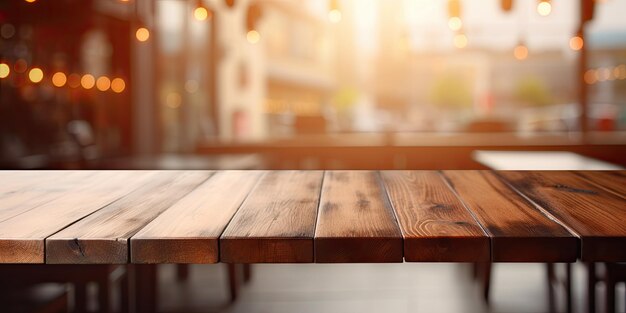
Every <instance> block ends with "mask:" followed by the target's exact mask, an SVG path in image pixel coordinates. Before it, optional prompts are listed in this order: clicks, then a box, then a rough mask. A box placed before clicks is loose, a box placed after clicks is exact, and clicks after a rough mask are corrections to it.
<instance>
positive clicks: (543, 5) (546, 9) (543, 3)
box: [537, 0, 552, 16]
mask: <svg viewBox="0 0 626 313" xmlns="http://www.w3.org/2000/svg"><path fill="white" fill-rule="evenodd" d="M551 12H552V4H551V3H550V1H549V0H540V1H539V3H538V4H537V13H539V15H541V16H548V15H550V13H551Z"/></svg>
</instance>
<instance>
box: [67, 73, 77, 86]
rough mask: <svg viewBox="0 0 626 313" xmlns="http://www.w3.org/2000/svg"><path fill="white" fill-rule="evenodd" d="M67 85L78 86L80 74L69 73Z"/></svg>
mask: <svg viewBox="0 0 626 313" xmlns="http://www.w3.org/2000/svg"><path fill="white" fill-rule="evenodd" d="M67 85H68V86H70V88H78V87H80V75H78V74H70V76H68V77H67Z"/></svg>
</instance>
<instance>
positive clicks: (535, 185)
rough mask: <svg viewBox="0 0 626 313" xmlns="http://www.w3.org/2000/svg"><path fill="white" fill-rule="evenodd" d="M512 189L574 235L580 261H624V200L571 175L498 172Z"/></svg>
mask: <svg viewBox="0 0 626 313" xmlns="http://www.w3.org/2000/svg"><path fill="white" fill-rule="evenodd" d="M498 174H499V175H500V176H502V177H504V178H505V179H506V180H508V181H509V182H510V183H511V185H512V186H514V187H515V188H517V189H518V190H519V191H520V192H522V193H523V194H525V195H526V196H527V197H528V198H530V199H531V200H532V201H534V202H535V203H537V204H538V205H539V206H541V207H542V208H543V209H544V210H546V211H547V212H549V214H551V215H552V216H553V217H554V218H556V219H557V220H559V221H561V222H562V223H563V224H564V225H566V226H567V227H568V228H570V229H571V230H573V231H574V232H576V233H577V234H578V235H579V236H580V239H581V258H582V260H583V261H589V262H623V261H624V260H626V249H624V247H626V226H625V225H626V201H625V200H624V198H622V197H619V196H617V195H616V194H614V193H612V192H609V191H607V190H605V189H603V188H599V187H598V186H596V185H594V184H592V183H590V182H589V181H587V180H585V179H583V178H581V177H580V176H578V175H576V174H574V173H572V172H559V171H533V172H517V171H516V172H506V171H505V172H498Z"/></svg>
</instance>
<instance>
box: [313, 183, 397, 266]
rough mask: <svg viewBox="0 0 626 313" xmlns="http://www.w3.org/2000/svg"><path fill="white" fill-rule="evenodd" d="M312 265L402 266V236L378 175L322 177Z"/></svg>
mask: <svg viewBox="0 0 626 313" xmlns="http://www.w3.org/2000/svg"><path fill="white" fill-rule="evenodd" d="M315 261H316V262H320V263H342V262H402V233H401V231H400V228H399V226H398V223H397V221H396V218H395V216H394V213H393V209H392V208H391V205H390V203H389V200H388V199H387V195H386V194H385V190H384V188H383V186H382V183H381V180H380V176H379V174H378V173H377V172H372V171H329V172H326V173H325V175H324V184H323V187H322V194H321V199H320V209H319V213H318V219H317V227H316V229H315Z"/></svg>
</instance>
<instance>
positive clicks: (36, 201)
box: [0, 171, 103, 222]
mask: <svg viewBox="0 0 626 313" xmlns="http://www.w3.org/2000/svg"><path fill="white" fill-rule="evenodd" d="M101 176H103V175H102V173H98V172H95V171H63V172H60V171H36V172H34V173H31V172H8V173H5V172H0V178H1V180H2V182H0V184H2V186H3V188H2V189H3V192H2V193H1V194H0V199H2V201H1V202H0V222H2V221H5V220H8V219H10V218H12V217H14V216H17V215H19V214H22V213H24V212H27V211H29V210H32V209H34V208H36V207H38V206H40V205H42V204H44V203H46V202H50V201H52V200H54V199H56V198H59V197H61V196H63V195H64V194H66V193H67V192H68V191H69V190H79V189H80V188H84V187H85V186H87V185H90V184H94V183H97V182H98V181H99V177H101Z"/></svg>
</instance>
